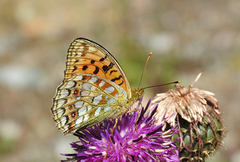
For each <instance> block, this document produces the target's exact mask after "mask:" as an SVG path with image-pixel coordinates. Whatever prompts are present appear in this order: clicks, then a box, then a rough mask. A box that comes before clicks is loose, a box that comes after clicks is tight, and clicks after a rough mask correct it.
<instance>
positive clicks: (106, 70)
mask: <svg viewBox="0 0 240 162" xmlns="http://www.w3.org/2000/svg"><path fill="white" fill-rule="evenodd" d="M113 65H114V64H113V63H112V62H111V63H110V64H109V65H108V66H107V65H104V66H103V67H102V69H103V71H104V72H105V73H107V72H108V70H109V69H111V68H112V67H113Z"/></svg>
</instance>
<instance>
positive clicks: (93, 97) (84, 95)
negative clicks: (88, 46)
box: [52, 74, 127, 133]
mask: <svg viewBox="0 0 240 162" xmlns="http://www.w3.org/2000/svg"><path fill="white" fill-rule="evenodd" d="M118 98H122V100H120V101H121V102H122V103H119V99H118ZM126 101H127V94H126V92H125V90H123V89H122V88H121V87H120V86H118V85H117V84H115V83H113V82H110V81H108V80H107V79H104V78H101V77H96V76H94V75H91V74H75V75H74V76H72V77H71V78H70V79H69V80H68V81H66V82H64V83H63V84H62V85H60V86H59V88H58V90H57V94H56V96H55V99H54V107H53V109H52V112H53V114H54V120H55V121H56V122H57V125H58V127H59V128H60V129H61V130H62V131H63V132H64V133H71V132H72V131H74V130H75V129H76V128H78V129H81V128H85V127H88V126H91V125H93V124H96V123H95V122H96V121H101V120H103V119H106V118H108V117H111V116H115V115H118V114H119V113H122V111H124V110H120V109H121V108H120V109H119V108H118V107H119V105H120V104H123V105H124V104H126V103H124V102H126ZM113 107H115V109H113Z"/></svg>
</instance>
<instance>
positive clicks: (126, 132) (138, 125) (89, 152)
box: [62, 101, 179, 162]
mask: <svg viewBox="0 0 240 162" xmlns="http://www.w3.org/2000/svg"><path fill="white" fill-rule="evenodd" d="M149 103H150V101H149V102H148V104H147V106H146V107H145V108H142V110H141V112H140V114H139V113H138V112H137V111H135V112H133V113H132V114H130V113H126V114H124V115H123V116H122V117H120V118H119V119H118V123H117V126H116V128H115V129H114V132H113V133H111V131H110V130H111V129H112V128H113V126H114V124H115V120H114V119H110V120H105V121H103V122H101V123H99V124H97V125H95V126H93V127H90V128H87V129H85V130H83V131H81V132H76V133H75V134H74V135H76V136H77V137H79V141H78V142H74V143H72V144H71V146H72V148H73V149H74V150H75V151H76V152H77V153H75V154H62V155H64V156H68V157H70V158H67V160H63V162H64V161H65V162H67V161H68V162H69V161H71V162H73V161H77V162H80V161H84V162H90V161H95V162H100V161H105V162H109V161H153V162H155V161H159V160H160V161H166V162H173V161H174V162H177V161H179V157H178V150H177V148H176V146H175V145H173V142H172V141H171V136H172V135H173V134H175V133H177V132H178V130H177V129H176V127H174V128H171V129H170V130H168V131H167V132H164V131H162V128H163V126H164V125H163V124H160V125H155V119H154V118H153V116H154V115H155V112H156V109H157V107H155V108H153V110H152V111H151V112H150V113H149V114H148V115H146V116H145V117H144V114H145V113H146V112H147V108H148V107H149ZM139 107H140V104H139V105H138V107H137V108H139ZM110 128H111V129H110ZM166 135H167V137H168V138H166ZM110 139H111V140H110Z"/></svg>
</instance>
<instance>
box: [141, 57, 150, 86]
mask: <svg viewBox="0 0 240 162" xmlns="http://www.w3.org/2000/svg"><path fill="white" fill-rule="evenodd" d="M151 55H152V52H150V53H149V55H148V58H147V60H146V63H145V66H144V69H143V72H142V76H141V79H140V83H139V86H138V88H139V87H140V85H141V83H142V78H143V74H144V71H145V69H146V67H147V63H148V60H149V58H150V57H151Z"/></svg>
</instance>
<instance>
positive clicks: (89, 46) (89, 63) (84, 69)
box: [64, 38, 131, 98]
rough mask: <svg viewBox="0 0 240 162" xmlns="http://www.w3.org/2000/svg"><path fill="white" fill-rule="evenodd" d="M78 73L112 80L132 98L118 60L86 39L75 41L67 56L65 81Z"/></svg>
mask: <svg viewBox="0 0 240 162" xmlns="http://www.w3.org/2000/svg"><path fill="white" fill-rule="evenodd" d="M77 73H87V74H93V75H97V76H100V77H102V78H105V79H107V80H110V81H112V82H114V83H116V84H117V85H119V86H120V87H122V88H123V89H124V90H125V91H126V92H127V97H128V98H131V88H130V84H129V82H128V80H127V77H126V75H125V73H124V72H123V70H122V68H121V66H120V65H119V63H118V62H117V60H116V59H115V58H114V57H113V56H112V55H111V53H110V52H108V51H107V50H106V49H105V48H104V47H102V46H101V45H99V44H97V43H96V42H93V41H91V40H88V39H85V38H77V39H75V40H74V41H73V42H72V43H71V45H70V47H69V49H68V56H67V68H66V71H65V76H64V81H66V80H68V79H69V78H71V76H73V75H74V74H77Z"/></svg>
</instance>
